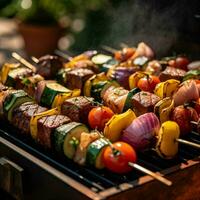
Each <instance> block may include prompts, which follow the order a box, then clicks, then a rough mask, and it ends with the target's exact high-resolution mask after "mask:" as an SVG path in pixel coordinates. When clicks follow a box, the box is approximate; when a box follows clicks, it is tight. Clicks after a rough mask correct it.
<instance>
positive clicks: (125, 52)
mask: <svg viewBox="0 0 200 200" xmlns="http://www.w3.org/2000/svg"><path fill="white" fill-rule="evenodd" d="M135 50H136V49H135V48H129V47H125V48H123V49H122V50H120V51H116V52H115V55H114V56H115V59H116V60H118V61H120V62H124V61H126V60H128V59H129V58H130V57H131V56H133V54H134V53H135Z"/></svg>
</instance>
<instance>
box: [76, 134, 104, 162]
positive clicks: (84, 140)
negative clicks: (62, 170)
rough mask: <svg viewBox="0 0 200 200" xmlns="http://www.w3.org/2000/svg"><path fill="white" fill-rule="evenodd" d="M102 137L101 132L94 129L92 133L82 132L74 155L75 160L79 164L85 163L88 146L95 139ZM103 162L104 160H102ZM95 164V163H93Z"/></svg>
mask: <svg viewBox="0 0 200 200" xmlns="http://www.w3.org/2000/svg"><path fill="white" fill-rule="evenodd" d="M99 138H100V133H99V132H97V131H93V132H91V133H85V132H83V133H81V137H80V142H79V144H78V146H77V149H76V153H75V156H74V159H73V160H74V162H76V163H78V164H79V165H85V162H86V155H87V149H88V146H89V145H90V144H91V143H92V142H93V141H95V140H97V139H99ZM101 163H102V162H101ZM92 164H94V163H92Z"/></svg>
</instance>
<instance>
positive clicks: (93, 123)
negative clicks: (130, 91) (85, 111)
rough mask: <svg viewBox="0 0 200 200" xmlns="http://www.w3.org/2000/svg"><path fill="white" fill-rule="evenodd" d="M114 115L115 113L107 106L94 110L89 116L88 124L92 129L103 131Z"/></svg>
mask: <svg viewBox="0 0 200 200" xmlns="http://www.w3.org/2000/svg"><path fill="white" fill-rule="evenodd" d="M113 115H114V113H113V111H112V110H111V109H110V108H108V107H106V106H98V107H96V108H93V109H92V110H91V111H90V112H89V115H88V122H89V125H90V127H91V128H92V129H98V130H100V131H103V129H104V127H105V124H106V123H107V122H108V121H109V120H110V118H111V117H112V116H113Z"/></svg>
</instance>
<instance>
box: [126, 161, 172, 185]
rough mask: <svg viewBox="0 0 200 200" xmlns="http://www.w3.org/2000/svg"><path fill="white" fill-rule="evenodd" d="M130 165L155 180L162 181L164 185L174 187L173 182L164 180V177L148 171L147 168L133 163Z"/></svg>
mask: <svg viewBox="0 0 200 200" xmlns="http://www.w3.org/2000/svg"><path fill="white" fill-rule="evenodd" d="M128 165H129V166H130V167H133V168H135V169H137V170H138V171H141V172H143V173H145V174H147V175H149V176H151V177H153V178H154V179H156V180H158V181H160V182H161V183H164V184H165V185H167V186H171V185H172V182H171V181H170V180H168V179H166V178H164V177H162V176H160V175H158V174H156V173H154V172H152V171H151V170H149V169H146V168H145V167H142V166H140V165H138V164H136V163H132V162H129V163H128Z"/></svg>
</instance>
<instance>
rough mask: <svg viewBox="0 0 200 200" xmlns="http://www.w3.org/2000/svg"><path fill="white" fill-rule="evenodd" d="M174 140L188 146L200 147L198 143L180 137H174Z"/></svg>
mask: <svg viewBox="0 0 200 200" xmlns="http://www.w3.org/2000/svg"><path fill="white" fill-rule="evenodd" d="M176 141H177V142H179V143H181V144H185V145H189V146H192V147H195V148H198V149H200V144H197V143H194V142H190V141H187V140H183V139H180V138H178V139H176Z"/></svg>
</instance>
